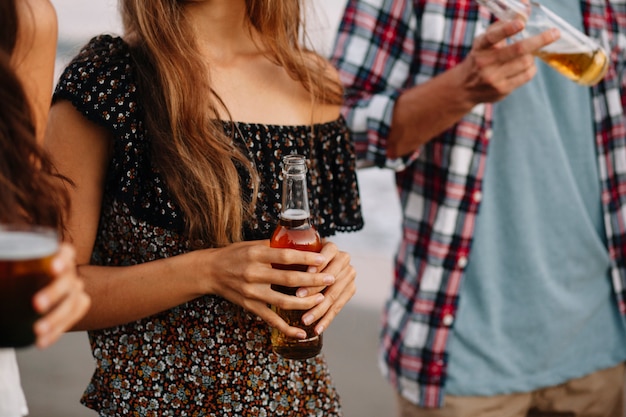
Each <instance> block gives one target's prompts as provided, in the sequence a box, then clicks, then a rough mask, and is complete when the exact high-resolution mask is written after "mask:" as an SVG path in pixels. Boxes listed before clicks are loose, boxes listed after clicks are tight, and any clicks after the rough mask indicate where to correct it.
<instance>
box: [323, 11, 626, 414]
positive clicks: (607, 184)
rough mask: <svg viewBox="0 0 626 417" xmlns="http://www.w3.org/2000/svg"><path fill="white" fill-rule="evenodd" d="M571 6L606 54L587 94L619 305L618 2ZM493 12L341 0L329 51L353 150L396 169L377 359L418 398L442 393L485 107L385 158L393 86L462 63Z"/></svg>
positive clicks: (622, 264)
mask: <svg viewBox="0 0 626 417" xmlns="http://www.w3.org/2000/svg"><path fill="white" fill-rule="evenodd" d="M564 1H570V0H564ZM580 6H581V7H582V11H583V16H584V26H585V29H586V31H587V32H588V34H589V35H590V36H592V37H593V38H596V39H599V40H601V43H602V44H603V45H604V46H605V48H606V49H607V50H608V51H609V54H610V58H611V67H610V68H609V70H608V74H607V76H606V78H605V79H604V80H603V81H602V82H601V83H600V84H599V85H597V86H595V87H593V88H592V98H593V113H594V129H595V142H596V149H597V154H598V167H599V172H600V178H601V180H602V206H603V210H604V218H605V223H606V235H607V238H608V245H609V248H608V249H609V252H610V256H611V259H612V280H613V288H614V291H615V295H616V297H617V300H618V305H619V309H620V311H621V312H622V313H623V314H624V315H626V290H625V288H626V120H625V116H624V108H625V107H626V94H625V90H626V74H625V65H626V0H586V1H580ZM492 20H493V18H492V17H491V16H490V15H489V13H488V12H487V11H486V10H485V9H483V8H482V7H481V8H479V7H478V6H477V3H476V2H475V1H472V0H447V1H446V0H348V5H347V8H346V11H345V14H344V17H343V20H342V22H341V26H340V29H339V35H338V37H337V40H336V43H335V51H334V53H333V58H332V60H333V62H334V64H335V65H336V67H337V68H338V69H339V71H340V75H341V78H342V82H343V83H344V85H345V86H346V88H347V100H346V105H345V116H346V118H347V120H348V123H349V126H350V128H351V129H352V131H353V134H354V140H355V142H356V143H355V146H356V150H357V153H358V157H359V159H360V160H361V161H365V162H366V163H370V164H375V165H377V166H379V167H384V166H387V167H393V168H394V169H396V183H397V188H398V192H399V195H400V202H401V206H402V210H403V239H402V242H401V245H400V247H399V249H398V253H397V255H396V263H395V282H394V286H393V292H392V297H391V299H390V300H389V301H388V302H387V304H386V307H385V314H384V324H383V329H382V337H381V349H380V363H381V368H382V370H383V373H384V374H385V375H386V377H387V378H388V379H389V380H390V382H391V383H392V384H393V385H394V386H395V387H396V388H397V390H398V391H399V392H400V393H401V394H402V395H403V396H404V397H405V398H407V399H408V400H410V401H412V402H414V403H415V404H418V405H420V406H423V407H438V406H441V404H442V400H443V387H444V383H445V379H446V367H447V363H448V354H447V351H446V345H447V341H448V337H449V336H450V333H451V327H452V325H453V323H454V319H455V314H456V312H457V305H458V293H459V286H460V283H461V280H462V279H463V271H464V268H465V266H466V265H467V260H468V257H469V254H470V246H471V243H472V236H473V231H474V224H475V221H476V215H477V213H478V208H479V204H480V200H481V187H482V183H483V175H484V167H485V162H486V161H485V158H486V156H487V148H488V146H489V139H490V136H491V132H492V129H491V127H492V105H491V104H481V105H478V106H476V107H475V108H474V109H473V110H472V111H471V112H470V113H468V114H467V115H466V116H465V117H464V118H463V119H462V120H460V121H459V122H458V123H457V124H456V125H455V126H453V127H452V128H450V129H449V130H447V131H445V132H444V133H443V134H441V135H439V136H438V137H437V138H435V139H434V140H432V141H431V142H429V143H428V144H426V145H424V146H423V147H421V148H420V149H418V150H416V151H415V152H414V154H413V155H410V156H408V157H407V158H405V159H404V160H402V161H391V160H388V159H387V157H386V151H385V147H386V140H387V136H388V134H389V130H390V123H391V118H392V112H393V107H394V103H395V100H396V98H397V97H398V96H399V94H400V93H401V92H402V91H403V90H404V89H406V88H409V87H411V86H413V85H416V84H420V83H423V82H426V81H428V80H429V79H430V78H432V77H434V76H435V75H437V74H440V73H442V72H444V71H446V70H448V69H450V68H452V67H454V66H455V65H457V64H458V63H459V62H461V61H462V60H463V59H464V57H465V56H466V55H467V54H468V53H469V51H470V49H471V46H472V42H473V39H474V38H475V36H476V35H477V34H480V33H482V32H484V29H485V27H486V26H487V25H488V24H489V23H490V22H491V21H492ZM398 162H400V163H398Z"/></svg>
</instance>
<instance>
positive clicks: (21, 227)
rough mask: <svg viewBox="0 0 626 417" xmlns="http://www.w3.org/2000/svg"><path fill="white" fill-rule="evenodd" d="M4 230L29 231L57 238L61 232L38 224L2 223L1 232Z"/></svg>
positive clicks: (0, 225)
mask: <svg viewBox="0 0 626 417" xmlns="http://www.w3.org/2000/svg"><path fill="white" fill-rule="evenodd" d="M2 232H29V233H36V234H41V235H49V236H55V237H56V238H58V236H59V232H58V231H57V230H56V229H55V228H53V227H50V226H42V225H38V224H22V223H0V233H2Z"/></svg>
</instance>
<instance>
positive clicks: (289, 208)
mask: <svg viewBox="0 0 626 417" xmlns="http://www.w3.org/2000/svg"><path fill="white" fill-rule="evenodd" d="M306 173H307V167H306V159H305V158H304V157H303V156H301V155H289V156H286V157H284V158H283V190H282V207H281V212H280V217H279V220H278V226H277V227H276V230H274V233H273V235H272V238H271V240H270V246H271V247H273V248H290V249H298V250H304V251H310V252H320V251H321V250H322V239H321V238H320V235H319V233H318V232H317V229H315V227H314V226H313V225H312V224H311V219H310V212H309V201H308V193H307V181H306ZM272 266H273V267H274V268H276V269H283V270H292V271H306V270H307V268H308V267H307V265H276V264H274V265H272ZM272 289H274V290H275V291H280V292H282V293H284V294H289V295H295V294H296V290H297V289H298V288H293V287H284V286H280V285H272ZM272 309H273V310H274V311H275V312H276V313H277V314H278V315H280V316H281V317H282V318H283V320H285V321H286V322H287V324H289V325H290V326H294V327H299V328H301V329H303V330H305V331H306V333H307V337H306V339H294V338H291V337H287V336H286V335H285V334H283V333H282V332H280V331H279V330H277V329H275V328H272V334H271V340H272V349H273V350H274V352H275V353H277V354H279V355H281V356H283V357H285V358H288V359H307V358H311V357H313V356H315V355H317V354H318V353H320V351H321V349H322V335H321V334H320V335H318V334H316V332H315V325H316V323H312V324H310V325H309V326H305V325H304V324H303V323H302V316H303V315H304V313H305V312H306V311H304V310H283V309H281V308H279V307H276V306H272Z"/></svg>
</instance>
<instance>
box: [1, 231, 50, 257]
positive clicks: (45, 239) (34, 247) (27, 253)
mask: <svg viewBox="0 0 626 417" xmlns="http://www.w3.org/2000/svg"><path fill="white" fill-rule="evenodd" d="M20 235H21V236H20ZM59 245H60V240H59V233H58V231H57V230H56V229H55V228H52V227H48V226H40V225H29V224H4V223H0V260H2V261H24V260H29V259H39V258H44V257H48V256H51V255H54V254H55V253H56V252H57V251H58V250H59Z"/></svg>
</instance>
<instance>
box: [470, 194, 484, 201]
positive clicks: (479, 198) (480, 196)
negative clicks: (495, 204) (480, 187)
mask: <svg viewBox="0 0 626 417" xmlns="http://www.w3.org/2000/svg"><path fill="white" fill-rule="evenodd" d="M472 197H473V199H474V202H475V203H480V202H481V201H482V199H483V193H482V192H480V191H476V192H475V193H474V195H473V196H472Z"/></svg>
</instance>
